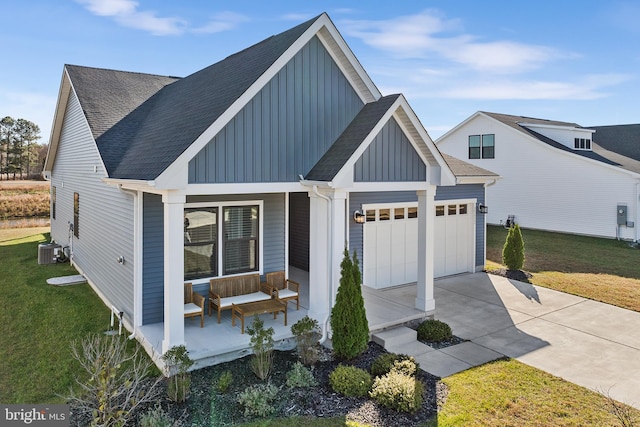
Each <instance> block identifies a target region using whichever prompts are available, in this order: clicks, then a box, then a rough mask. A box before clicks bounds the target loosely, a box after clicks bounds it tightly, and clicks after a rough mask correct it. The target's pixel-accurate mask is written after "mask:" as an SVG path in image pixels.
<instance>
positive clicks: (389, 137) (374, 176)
mask: <svg viewBox="0 0 640 427" xmlns="http://www.w3.org/2000/svg"><path fill="white" fill-rule="evenodd" d="M354 179H355V181H358V182H363V181H364V182H388V181H426V179H427V168H426V166H425V164H424V163H423V162H422V160H421V159H420V157H419V156H418V153H417V152H416V150H415V149H414V148H413V146H412V145H411V143H410V142H409V139H408V138H407V136H406V135H405V134H404V132H403V131H402V129H401V128H400V126H398V123H397V122H396V121H395V119H394V118H393V117H392V118H391V119H390V120H389V122H388V123H387V124H385V125H384V127H383V128H382V130H381V131H380V133H379V134H378V135H377V136H376V137H375V139H374V140H373V141H372V142H371V144H370V145H369V147H367V149H366V150H365V152H364V153H362V156H361V157H360V158H359V159H358V161H357V162H356V164H355V168H354Z"/></svg>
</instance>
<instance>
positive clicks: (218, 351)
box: [138, 267, 433, 369]
mask: <svg viewBox="0 0 640 427" xmlns="http://www.w3.org/2000/svg"><path fill="white" fill-rule="evenodd" d="M289 275H290V277H291V278H292V279H293V280H295V281H297V282H298V283H300V309H299V310H296V306H295V303H294V302H290V303H289V305H288V308H287V326H285V325H284V318H283V315H282V314H279V315H278V316H277V318H276V319H273V316H272V315H270V314H264V315H261V316H260V318H261V319H262V320H263V321H264V326H265V328H269V327H272V328H273V329H274V332H275V333H274V337H273V338H274V341H275V342H276V349H278V350H290V349H293V348H295V340H294V339H293V334H292V333H291V326H292V325H293V324H294V323H296V322H297V321H298V320H300V319H302V318H303V317H304V316H306V315H307V314H308V313H309V311H308V307H309V273H308V272H307V271H304V270H301V269H299V268H296V267H289ZM416 294H417V289H416V284H415V283H412V284H407V285H404V286H397V287H393V288H387V289H384V290H377V289H373V288H369V287H367V286H363V287H362V295H363V297H364V304H365V309H366V312H367V320H368V322H369V331H370V332H372V333H373V332H376V331H380V330H383V329H386V328H390V327H393V326H396V325H401V324H404V323H406V322H409V321H411V320H415V319H422V318H425V317H427V316H429V315H432V314H433V312H424V311H421V310H418V309H416V308H415V298H416ZM324 320H326V319H320V320H319V322H322V321H324ZM250 322H251V320H250V319H246V320H245V333H244V334H242V333H241V332H240V322H239V321H238V320H236V325H235V326H232V319H231V311H230V310H226V311H224V312H223V314H222V317H221V323H220V324H218V322H217V317H216V315H215V313H214V314H213V315H212V316H211V317H209V316H208V315H207V314H205V319H204V327H203V328H201V327H200V320H199V319H198V318H191V319H185V320H184V339H185V343H186V347H187V349H188V350H189V356H190V357H191V358H192V359H193V360H194V361H195V363H194V366H193V369H199V368H203V367H206V366H211V365H215V364H218V363H224V362H227V361H230V360H234V359H237V358H240V357H243V356H245V355H248V354H251V350H250V345H249V344H250V339H251V337H250V335H249V334H247V332H246V327H247V326H248V325H249V324H250ZM321 326H322V325H321ZM139 333H140V334H139V337H138V338H139V341H140V342H141V344H142V345H143V346H144V347H145V349H146V350H147V351H148V352H149V354H152V355H153V356H152V357H153V359H154V360H160V358H161V356H162V341H163V336H164V335H163V334H164V323H163V322H158V323H152V324H148V325H143V326H141V327H140V328H139Z"/></svg>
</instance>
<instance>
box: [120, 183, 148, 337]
mask: <svg viewBox="0 0 640 427" xmlns="http://www.w3.org/2000/svg"><path fill="white" fill-rule="evenodd" d="M118 190H120V191H122V192H123V193H127V194H131V195H132V196H133V216H134V236H133V239H134V242H133V247H134V266H133V283H134V285H133V310H134V314H133V319H132V320H133V322H132V327H131V329H132V332H131V335H129V336H128V337H127V339H130V340H131V339H134V338H135V336H136V333H137V332H138V326H137V323H138V322H136V319H135V317H136V314H135V312H136V311H137V310H138V307H137V302H136V300H137V297H136V282H137V277H136V270H137V269H138V265H137V260H136V259H135V258H136V257H137V256H138V254H137V253H136V252H137V251H136V249H141V248H136V239H138V232H139V230H138V229H137V228H138V227H139V226H140V224H139V221H137V215H138V214H139V212H138V191H136V190H127V189H125V188H122V184H118ZM138 286H142V285H141V284H140V283H138ZM120 323H121V324H122V321H121V322H120Z"/></svg>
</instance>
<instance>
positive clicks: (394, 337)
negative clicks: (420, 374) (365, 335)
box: [372, 326, 433, 357]
mask: <svg viewBox="0 0 640 427" xmlns="http://www.w3.org/2000/svg"><path fill="white" fill-rule="evenodd" d="M372 340H373V342H375V343H377V344H379V345H381V346H382V347H384V349H385V350H387V351H389V352H391V353H400V354H406V355H407V356H413V357H416V356H418V355H421V354H424V353H427V352H430V351H433V348H431V347H429V346H428V345H426V344H423V343H421V342H420V341H418V332H417V331H415V330H413V329H411V328H408V327H406V326H399V327H397V328H392V329H385V330H384V331H380V332H376V333H374V334H373V336H372Z"/></svg>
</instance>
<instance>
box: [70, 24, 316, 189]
mask: <svg viewBox="0 0 640 427" xmlns="http://www.w3.org/2000/svg"><path fill="white" fill-rule="evenodd" d="M317 18H318V17H316V18H313V19H311V20H309V21H307V22H305V23H303V24H300V25H298V26H296V27H294V28H291V29H290V30H287V31H285V32H283V33H280V34H278V35H275V36H272V37H269V38H267V39H265V40H263V41H262V42H260V43H257V44H255V45H253V46H251V47H249V48H247V49H245V50H243V51H241V52H238V53H236V54H234V55H231V56H229V57H227V58H226V59H224V60H222V61H220V62H218V63H216V64H213V65H211V66H209V67H207V68H205V69H203V70H200V71H198V72H196V73H194V74H192V75H190V76H188V77H185V78H183V79H177V78H172V77H161V76H152V75H148V74H136V73H124V72H120V71H113V70H98V69H94V68H86V67H71V68H73V71H71V73H70V78H71V81H72V84H73V86H74V89H75V91H76V93H77V94H78V97H79V98H80V102H81V105H82V107H83V109H84V110H85V114H88V116H93V118H92V119H91V120H90V121H89V124H90V126H91V127H92V132H93V134H94V137H95V138H96V142H97V145H98V149H99V150H100V154H101V156H102V157H103V161H104V162H105V166H106V168H107V171H108V173H109V176H110V177H112V178H121V179H140V180H153V179H155V178H157V177H158V176H159V175H160V174H161V173H162V172H163V171H164V170H165V169H166V168H167V167H168V166H169V165H171V163H173V162H174V161H175V160H176V159H177V158H178V156H180V154H182V153H183V152H184V151H185V150H186V149H187V148H188V147H189V146H190V145H191V144H192V143H193V142H194V141H195V140H196V139H197V138H198V137H199V136H200V135H201V134H202V133H203V132H204V131H205V130H206V129H207V128H208V127H209V126H210V125H211V124H212V123H213V122H214V121H215V120H216V119H217V118H218V117H220V115H221V114H222V113H224V112H225V111H226V110H227V109H228V108H229V107H230V106H231V104H233V102H234V101H236V100H237V99H238V98H239V97H240V96H241V95H242V94H243V93H244V92H245V91H246V90H247V89H248V88H249V87H250V86H251V85H252V84H253V83H254V82H255V81H256V80H257V79H258V78H259V77H260V76H261V75H262V74H263V73H264V72H265V71H266V70H267V69H268V68H269V67H270V66H271V65H272V64H273V63H274V62H275V61H276V60H277V59H278V58H279V57H280V56H281V55H282V54H283V53H284V52H285V51H286V50H287V49H288V48H289V47H290V46H291V45H292V44H293V43H294V42H295V41H296V40H297V39H298V38H299V37H300V36H301V35H302V34H303V33H304V32H305V31H306V30H307V29H308V28H309V27H310V26H311V25H312V24H313V22H315V20H316V19H317ZM129 84H133V86H134V89H133V90H131V93H130V88H129ZM110 94H111V95H110ZM105 95H107V96H105Z"/></svg>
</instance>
